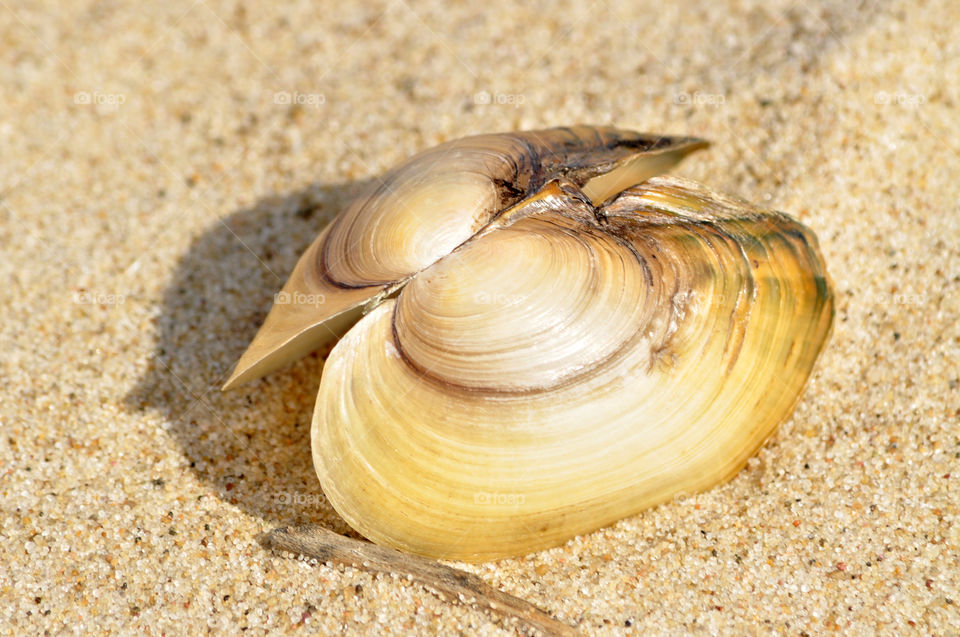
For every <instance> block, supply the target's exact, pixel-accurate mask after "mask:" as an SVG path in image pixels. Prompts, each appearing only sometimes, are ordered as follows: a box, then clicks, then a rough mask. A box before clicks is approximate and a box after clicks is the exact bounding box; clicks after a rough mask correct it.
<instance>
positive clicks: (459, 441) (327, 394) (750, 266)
mask: <svg viewBox="0 0 960 637" xmlns="http://www.w3.org/2000/svg"><path fill="white" fill-rule="evenodd" d="M594 131H595V129H586V128H578V129H574V130H572V131H571V130H569V129H563V130H560V131H547V132H542V131H541V132H538V133H528V134H523V135H526V137H522V136H521V134H513V135H510V136H505V137H503V138H501V137H500V136H485V137H482V138H468V140H465V142H454V143H453V144H452V145H450V146H447V149H448V150H447V152H448V153H450V152H452V155H450V154H448V155H446V156H445V157H446V159H445V160H443V159H441V158H440V157H441V155H437V154H433V153H438V152H439V150H438V149H434V151H428V152H427V153H424V154H421V155H419V156H417V157H415V158H414V159H412V160H411V161H410V162H408V163H407V164H404V165H403V166H401V167H400V168H399V169H396V170H395V171H394V172H392V173H391V174H390V175H389V176H388V177H387V178H386V180H385V181H386V182H387V183H389V184H391V185H392V186H393V187H391V188H389V189H387V190H385V191H383V192H380V191H377V193H379V194H377V193H374V194H370V195H368V196H367V197H366V198H364V199H362V200H361V202H359V203H358V204H356V205H355V206H352V207H351V208H350V210H348V211H347V213H345V216H344V217H341V218H340V219H338V220H337V221H336V222H335V223H334V224H332V225H331V227H330V229H329V230H327V231H326V232H325V233H324V234H323V235H321V237H320V239H318V241H317V242H316V243H315V244H314V246H313V247H311V249H310V250H309V251H308V252H307V254H306V255H305V256H304V258H303V260H301V262H300V264H299V265H298V266H297V269H296V271H295V272H294V275H293V277H291V281H290V283H288V284H287V286H285V288H284V289H285V290H287V289H291V290H296V291H299V292H306V291H313V290H317V289H320V287H318V286H328V287H325V288H322V289H324V290H329V291H330V292H331V296H333V297H334V298H333V299H332V309H331V308H327V307H324V308H323V312H325V313H326V317H327V318H325V319H319V322H317V319H316V317H311V318H310V319H309V320H306V318H305V317H306V316H307V314H306V313H294V314H291V313H289V312H288V310H289V308H286V307H284V308H281V306H276V307H275V308H274V310H273V311H272V312H271V316H273V314H274V312H278V308H280V310H279V311H280V312H281V313H283V314H282V317H281V318H280V319H275V320H274V322H273V323H272V324H271V320H270V319H268V321H267V323H266V324H265V325H264V328H263V329H262V330H261V332H260V334H258V336H257V341H255V342H254V344H253V345H252V346H251V349H254V347H259V348H266V349H269V347H273V348H274V350H272V351H271V352H267V353H266V354H265V353H264V351H266V350H265V349H264V350H263V351H258V352H257V353H256V355H255V356H251V355H250V352H249V351H248V353H247V354H246V355H245V356H244V359H242V360H241V363H240V364H239V366H238V371H237V372H235V374H234V379H232V381H231V382H235V379H237V378H239V379H241V380H242V379H245V378H247V377H251V376H252V375H253V374H254V373H258V372H260V371H262V370H263V369H265V368H267V367H269V366H271V365H273V364H274V362H275V361H274V360H271V358H270V357H271V356H272V355H273V351H279V352H281V354H280V356H281V357H283V358H286V357H289V351H290V350H291V348H290V345H289V343H290V340H286V341H284V340H283V339H278V338H276V335H275V334H273V326H276V325H278V324H279V323H278V322H277V321H280V320H282V321H286V323H283V325H284V326H285V329H286V332H285V333H284V335H285V337H286V336H289V335H290V334H294V336H293V339H292V340H294V341H296V339H297V338H298V337H297V336H296V335H297V334H301V333H303V330H307V331H309V330H310V329H316V327H315V324H316V325H319V326H321V327H322V328H323V329H326V328H327V327H331V322H332V323H333V325H332V329H331V331H332V332H333V333H342V332H344V331H345V329H344V328H345V327H349V326H348V325H347V323H348V322H350V321H352V320H356V318H357V317H358V315H359V314H364V315H363V316H362V318H360V319H359V321H357V322H356V324H355V325H353V327H351V328H349V330H346V333H345V335H344V336H343V338H342V339H341V340H340V341H339V343H337V345H336V346H335V347H334V348H333V350H332V351H331V353H330V355H329V357H328V359H327V362H326V365H325V368H324V371H323V376H322V378H321V381H320V390H319V394H318V397H317V403H316V407H315V412H314V418H313V426H312V451H313V459H314V464H315V467H316V470H317V474H318V476H319V478H320V482H321V484H322V486H323V489H324V492H325V494H326V495H327V497H328V499H329V500H330V502H331V503H332V504H333V506H334V508H335V509H336V510H337V511H338V512H339V513H340V515H341V516H342V517H343V518H344V519H345V520H346V521H347V522H348V523H349V524H350V525H351V526H352V527H353V528H355V529H356V530H357V531H359V532H360V533H362V534H363V535H364V536H366V537H367V538H369V539H371V540H373V541H375V542H377V543H380V544H384V545H387V546H391V547H394V548H399V549H402V550H406V551H410V552H414V553H419V554H423V555H428V556H433V557H440V558H447V559H459V560H466V561H480V560H488V559H497V558H501V557H506V556H513V555H520V554H524V553H527V552H530V551H534V550H538V549H542V548H546V547H550V546H554V545H557V544H560V543H562V542H564V541H566V540H568V539H569V538H571V537H573V536H574V535H577V534H582V533H586V532H589V531H592V530H594V529H597V528H599V527H602V526H605V525H608V524H611V523H613V522H614V521H616V520H618V519H621V518H623V517H626V516H629V515H632V514H634V513H637V512H639V511H641V510H643V509H645V508H648V507H650V506H653V505H655V504H657V503H660V502H663V501H665V500H668V499H670V498H672V497H674V496H676V495H677V494H680V493H690V492H695V491H699V490H703V489H706V488H709V487H711V486H713V485H715V484H718V483H720V482H722V481H724V480H727V479H729V478H730V477H732V476H733V475H734V474H735V473H736V472H737V471H738V470H739V469H740V468H741V467H742V466H743V465H744V464H745V463H746V461H747V459H748V458H749V457H750V456H751V455H752V454H754V453H755V452H756V450H757V448H758V447H759V446H760V445H761V444H762V443H763V441H764V440H765V439H766V438H767V437H768V436H769V435H770V433H771V432H772V431H773V430H774V429H775V427H776V426H777V424H778V423H780V422H781V421H782V420H784V419H785V418H786V417H787V416H788V415H789V414H790V413H791V411H792V410H793V408H794V406H795V404H796V402H797V400H798V398H799V396H800V393H801V391H802V388H803V386H804V383H805V382H806V380H807V378H808V376H809V374H810V372H811V370H812V368H813V365H814V363H815V361H816V358H817V356H818V354H819V352H820V351H821V349H822V348H823V346H824V344H825V342H826V339H827V337H828V334H829V331H830V327H831V322H832V317H833V300H832V293H831V290H830V284H829V279H828V277H827V274H826V271H825V268H824V264H823V260H822V258H821V256H820V253H819V250H818V247H817V240H816V237H815V236H814V235H813V233H812V232H811V231H810V230H809V229H807V228H806V227H804V226H803V225H802V224H800V223H799V222H797V221H795V220H793V219H791V218H790V217H788V216H787V215H784V214H781V213H776V212H770V211H765V210H761V209H759V208H756V207H754V206H751V205H750V204H748V203H746V202H744V201H742V200H739V199H735V198H732V197H728V196H723V195H719V194H717V193H714V192H712V191H711V190H709V189H707V188H706V187H704V186H701V185H698V184H695V183H693V182H690V181H685V180H681V179H678V178H668V177H653V178H651V176H650V175H649V174H648V169H652V168H654V167H656V166H657V165H662V164H663V162H664V161H667V160H664V159H663V157H662V156H661V154H657V153H656V152H654V154H653V155H649V154H647V153H649V152H650V149H649V148H646V149H644V150H640V151H636V147H634V149H633V150H634V151H636V152H634V153H633V154H632V155H629V154H624V152H623V148H622V144H623V143H624V142H623V140H633V141H631V142H630V144H636V143H640V142H637V141H636V140H647V139H649V138H648V137H645V136H641V135H637V134H627V133H623V132H620V131H610V130H609V129H601V130H599V131H598V132H594ZM631 135H632V136H631ZM518 139H524V140H525V143H524V144H521V143H519V142H518V141H517V140H518ZM531 139H533V140H544V139H547V140H550V141H549V143H545V142H542V141H541V145H540V146H536V145H535V143H534V142H531V141H530V140H531ZM610 140H613V141H610ZM458 143H466V145H465V147H466V148H470V149H471V151H470V152H464V153H463V154H462V155H461V154H459V150H456V151H451V150H450V149H457V148H459V147H458V146H457V144H458ZM642 143H643V144H646V143H648V142H646V141H644V142H642ZM618 144H621V145H618ZM654 145H656V144H654ZM700 145H702V143H701V142H698V141H696V140H679V141H676V140H674V141H671V142H670V143H668V144H667V145H666V146H665V148H667V149H668V150H667V151H666V153H665V154H666V155H669V156H670V160H669V161H672V162H675V161H677V160H678V159H679V158H680V157H681V156H682V155H683V154H685V153H686V152H689V150H691V149H692V148H694V147H696V146H700ZM440 148H443V147H440ZM477 148H482V149H484V150H480V151H477V154H476V155H474V154H471V153H473V150H475V149H477ZM531 148H536V149H538V150H531ZM544 148H548V149H550V150H549V152H546V151H543V150H542V149H544ZM611 148H612V149H613V150H610V149H611ZM558 149H559V150H558ZM611 155H612V156H613V157H612V158H611V157H610V156H611ZM628 155H629V156H628ZM493 157H496V159H493ZM581 158H586V159H581ZM598 158H599V159H598ZM651 158H652V159H651ZM461 161H462V162H464V163H463V164H461V163H460V162H461ZM669 161H668V162H667V163H669ZM603 162H606V163H603ZM644 162H647V165H646V166H644ZM438 163H440V164H442V165H443V169H442V174H441V175H440V176H437V175H433V174H432V170H434V169H433V168H431V167H432V166H436V165H437V164H438ZM480 165H482V167H480V168H477V166H480ZM587 165H589V167H586V168H585V166H587ZM600 165H602V166H603V167H604V169H605V170H606V172H604V169H600V168H598V166H600ZM458 166H459V167H462V166H469V167H470V169H469V170H466V171H465V172H466V174H464V175H459V174H457V170H456V169H457V167H458ZM547 166H549V168H546V167H547ZM507 167H509V170H507ZM518 167H523V168H518ZM501 170H507V173H508V174H512V175H513V177H512V179H513V180H514V181H513V182H512V184H513V185H511V186H510V187H509V188H501V187H500V186H496V184H497V183H498V182H497V179H500V177H496V178H493V177H490V175H491V174H496V175H502V174H503V172H498V171H501ZM611 173H612V175H611ZM517 175H523V177H517ZM598 176H599V179H600V181H596V179H598ZM641 177H642V179H641ZM484 179H487V181H486V182H485V183H484ZM635 180H639V181H641V182H642V183H639V184H637V185H632V186H630V187H624V182H625V181H631V182H635ZM454 183H457V184H460V186H456V187H454V186H451V185H450V184H454ZM465 183H469V184H473V185H476V184H481V185H480V186H477V187H476V188H471V187H466V186H464V187H463V189H462V190H459V188H461V186H463V184H465ZM490 184H493V185H494V186H491V188H493V189H492V190H491V189H488V186H490ZM418 188H422V190H420V191H418ZM448 188H449V190H448ZM496 188H500V190H496ZM434 189H437V190H438V191H439V192H440V194H438V195H437V196H436V198H434V197H432V196H431V194H430V193H431V192H432V191H433V190H434ZM415 191H416V192H417V193H418V194H417V196H416V197H414V198H412V199H407V197H408V196H412V195H408V193H413V192H415ZM387 192H389V195H388V194H385V193H387ZM458 192H462V193H465V197H466V199H465V201H467V202H468V205H465V207H463V208H462V209H457V207H456V205H455V204H454V202H455V201H456V198H457V193H458ZM508 192H509V193H512V194H509V195H508V194H506V193H508ZM378 197H379V198H378ZM388 200H389V202H390V203H389V205H388V204H387V203H384V202H385V201H388ZM404 202H415V205H414V203H409V208H404V207H403V206H402V205H401V204H402V203H404ZM439 202H442V203H443V205H442V206H441V207H442V208H443V211H439V212H438V211H437V210H435V209H434V208H433V206H434V205H435V204H438V203H439ZM461 203H462V202H461ZM421 209H426V210H428V212H427V213H424V214H421V213H419V212H417V211H419V210H421ZM458 210H459V211H458ZM454 217H456V218H454ZM436 226H441V227H442V230H439V231H437V232H436V233H435V235H434V236H435V239H436V241H435V242H432V241H430V240H429V236H430V235H431V231H432V230H433V229H434V228H435V227H436ZM397 236H399V238H396V237H397ZM351 237H352V238H351ZM354 241H356V242H359V245H360V246H361V247H360V248H356V247H351V246H355V245H356V244H355V243H353V242H354ZM333 254H337V259H336V260H334V259H333V258H332V256H331V255H333ZM333 274H335V275H336V276H337V277H339V279H338V281H339V282H340V283H339V285H338V286H333V284H332V283H331V282H330V280H329V277H330V276H332V275H333ZM351 286H356V287H351ZM341 291H342V293H341ZM328 303H329V301H328ZM344 308H349V309H344ZM297 312H301V310H297ZM345 316H347V317H348V318H344V317H345ZM291 317H293V318H291ZM294 318H296V319H297V320H299V321H300V322H299V323H297V321H296V320H294ZM311 321H312V322H311ZM324 321H327V322H326V323H324ZM305 325H306V326H307V327H304V326H305ZM287 326H290V327H287ZM268 328H269V329H268ZM298 330H300V331H298ZM265 331H266V332H267V333H266V334H265ZM258 341H259V342H258ZM264 343H268V344H269V345H267V346H265V345H264ZM294 349H295V348H294ZM244 360H248V361H250V360H252V361H254V362H253V363H252V365H248V366H247V367H246V368H243V365H244V364H245V363H244ZM265 360H266V361H269V363H268V364H265V363H263V361H265ZM250 370H254V371H253V372H251V371H250Z"/></svg>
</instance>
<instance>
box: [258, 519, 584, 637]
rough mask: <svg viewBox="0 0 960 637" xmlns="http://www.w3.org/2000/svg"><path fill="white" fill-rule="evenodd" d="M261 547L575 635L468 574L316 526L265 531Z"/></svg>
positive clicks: (547, 630) (531, 625) (550, 632)
mask: <svg viewBox="0 0 960 637" xmlns="http://www.w3.org/2000/svg"><path fill="white" fill-rule="evenodd" d="M263 544H264V545H265V546H267V547H269V548H275V549H280V550H283V551H289V552H291V553H300V554H302V555H306V556H308V557H314V558H316V559H318V560H320V561H321V562H336V563H339V564H344V565H346V566H352V567H354V568H360V569H364V570H367V571H373V572H376V571H379V572H383V573H397V574H398V575H401V576H408V577H409V578H411V579H413V580H416V581H417V582H419V583H421V584H424V585H426V586H428V587H430V588H432V589H434V590H436V591H439V592H441V593H445V594H447V595H452V596H453V597H454V599H457V600H460V601H461V602H463V603H466V604H473V605H476V606H477V607H479V608H486V609H488V610H491V611H494V612H496V613H499V614H501V615H504V616H507V617H515V618H516V619H517V620H518V621H519V622H521V623H522V624H523V625H525V626H527V627H529V628H535V629H537V630H539V631H541V632H543V633H544V634H546V635H562V636H564V637H567V636H570V637H572V636H574V635H579V634H580V633H579V632H577V630H576V629H574V628H572V627H570V626H568V625H567V624H564V623H562V622H559V621H557V620H556V619H554V618H552V617H551V616H550V615H548V614H547V613H545V612H544V611H542V610H540V609H539V608H537V607H536V606H534V605H533V604H531V603H529V602H526V601H524V600H522V599H520V598H518V597H514V596H513V595H509V594H507V593H504V592H503V591H500V590H497V589H495V588H493V587H492V586H490V585H489V584H487V583H486V582H484V581H483V580H482V579H480V578H479V577H477V576H476V575H474V574H472V573H467V572H466V571H461V570H459V569H456V568H452V567H450V566H445V565H443V564H441V563H440V562H437V561H436V560H431V559H427V558H424V557H420V556H417V555H410V554H407V553H402V552H400V551H396V550H394V549H390V548H386V547H383V546H377V545H376V544H371V543H370V542H361V541H359V540H354V539H352V538H348V537H344V536H343V535H339V534H338V533H334V532H333V531H330V530H329V529H325V528H323V527H321V526H315V525H306V526H297V527H292V528H291V527H280V528H277V529H274V530H273V531H270V532H269V533H268V534H267V535H266V536H265V537H264V539H263Z"/></svg>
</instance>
